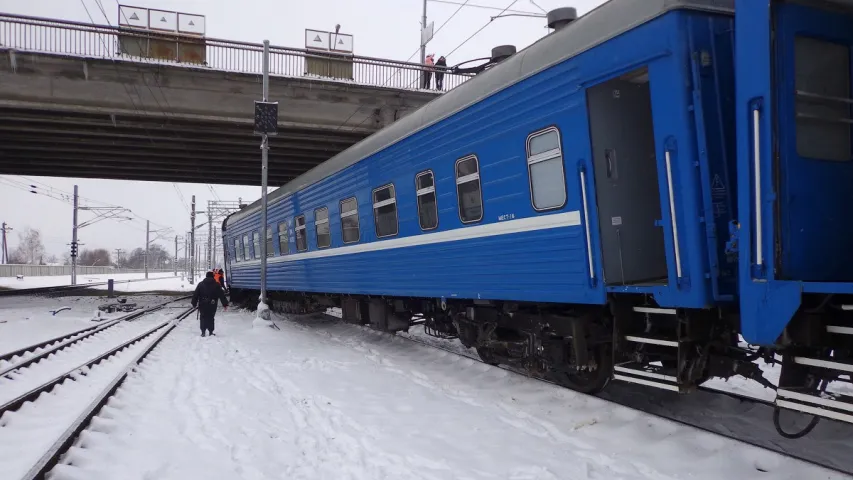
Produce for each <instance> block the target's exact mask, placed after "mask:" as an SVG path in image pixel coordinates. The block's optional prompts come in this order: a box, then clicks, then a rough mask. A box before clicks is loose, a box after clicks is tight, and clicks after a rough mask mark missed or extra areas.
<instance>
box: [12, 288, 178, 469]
mask: <svg viewBox="0 0 853 480" xmlns="http://www.w3.org/2000/svg"><path fill="white" fill-rule="evenodd" d="M175 301H176V300H175ZM167 303H172V302H167ZM165 305H166V304H162V305H159V306H158V307H159V308H156V307H155V308H150V309H147V310H146V311H144V312H134V313H135V314H136V316H135V317H134V318H139V317H141V316H143V315H147V314H149V313H152V312H153V311H156V310H159V309H161V308H163V307H165ZM194 311H195V308H192V307H187V308H186V309H185V310H184V311H182V312H181V313H180V314H178V315H177V316H175V317H174V318H172V319H170V320H167V321H163V322H159V323H157V324H156V325H154V326H153V327H151V328H147V329H144V330H143V331H142V332H141V333H139V334H136V335H134V336H133V337H132V338H130V339H127V340H125V341H123V342H122V343H120V344H119V345H117V346H115V347H113V348H110V349H109V350H107V351H106V352H103V353H101V354H99V355H97V356H95V357H93V358H89V359H88V360H86V361H85V362H83V363H82V364H79V365H77V366H75V367H73V368H69V369H65V370H64V371H63V372H62V373H60V374H58V375H54V376H52V377H51V378H50V379H48V380H46V381H43V382H40V383H39V384H38V385H37V386H35V387H34V388H29V389H27V390H26V391H25V392H23V393H21V394H20V395H17V396H16V397H15V398H13V399H10V400H8V401H6V402H5V403H3V404H2V405H0V427H2V428H0V442H2V441H3V440H5V441H7V442H9V443H10V444H11V445H15V444H14V443H13V442H15V441H16V440H17V437H16V435H17V436H21V437H26V436H27V432H32V431H38V432H39V438H38V439H36V440H35V443H36V444H38V446H37V447H36V446H34V445H27V446H24V447H18V448H19V450H18V451H15V448H11V449H10V448H6V449H4V450H5V451H4V452H2V453H0V456H2V455H3V454H6V455H14V456H10V457H9V458H0V460H2V461H3V462H2V463H4V464H8V465H9V467H8V468H5V467H4V470H5V472H4V478H10V479H13V478H21V479H27V480H30V479H41V478H45V476H46V475H47V473H48V472H49V471H50V470H51V469H52V468H53V467H54V466H55V465H56V464H57V463H58V462H59V460H60V458H61V457H62V455H63V454H64V453H65V452H66V451H67V450H68V449H69V448H70V447H71V445H72V444H73V443H74V441H75V439H76V438H77V437H78V436H79V434H80V432H82V431H83V430H84V429H85V428H86V427H87V426H88V424H89V422H90V421H91V419H92V418H93V417H94V416H95V415H96V414H97V413H98V411H99V410H100V409H101V408H102V407H103V406H104V405H105V404H106V403H107V401H108V400H109V398H110V397H111V396H112V395H113V394H114V393H115V391H116V390H117V389H118V388H119V386H121V384H122V382H123V381H124V379H125V378H126V376H127V374H128V373H129V372H130V371H131V370H133V369H134V368H135V367H136V366H137V365H138V364H140V363H141V362H142V361H143V360H144V359H145V357H146V356H147V355H148V354H149V353H150V352H151V351H152V350H153V349H154V348H155V347H156V346H157V344H159V342H160V341H161V340H162V339H163V338H164V337H165V336H166V335H168V334H169V333H170V332H171V331H172V330H173V329H174V328H175V327H176V326H177V325H178V323H180V321H181V320H183V319H185V318H187V317H189V316H190V315H191V314H192V313H193V312H194ZM123 319H124V317H123ZM107 328H111V327H107ZM100 331H101V332H102V331H103V330H100ZM86 333H90V332H85V333H84V335H85V334H86ZM13 382H14V380H13ZM17 425H21V427H20V428H15V427H16V426H17ZM24 443H26V442H24ZM5 475H9V476H8V477H7V476H5Z"/></svg>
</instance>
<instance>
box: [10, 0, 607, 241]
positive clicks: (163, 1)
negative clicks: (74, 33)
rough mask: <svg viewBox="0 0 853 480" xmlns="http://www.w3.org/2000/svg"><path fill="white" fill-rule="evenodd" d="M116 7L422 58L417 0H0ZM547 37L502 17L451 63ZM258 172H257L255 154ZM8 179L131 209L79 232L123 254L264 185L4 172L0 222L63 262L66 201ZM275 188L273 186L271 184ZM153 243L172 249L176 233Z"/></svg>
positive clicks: (444, 33) (453, 39) (461, 26)
mask: <svg viewBox="0 0 853 480" xmlns="http://www.w3.org/2000/svg"><path fill="white" fill-rule="evenodd" d="M97 1H100V2H101V4H102V5H103V7H104V10H105V11H106V12H107V14H108V18H104V15H103V14H102V13H101V12H100V9H99V8H98V5H97V3H96V2H97ZM442 1H443V0H442ZM447 1H450V2H457V1H458V2H464V0H447ZM118 3H122V4H128V5H133V6H139V7H150V8H158V9H163V10H175V11H181V12H186V13H194V14H200V15H204V16H205V17H206V24H207V36H209V37H216V38H223V39H229V40H242V41H248V42H260V41H262V40H263V39H265V38H266V39H269V40H270V42H271V43H272V44H273V45H279V46H287V47H298V48H302V47H304V42H305V38H304V30H305V29H306V28H313V29H318V30H334V27H335V24H340V25H341V33H349V34H352V35H353V36H354V47H355V54H357V55H367V56H373V57H381V58H390V59H394V60H407V59H409V60H412V61H418V60H419V58H418V56H417V55H414V54H416V53H417V52H418V45H419V43H420V33H419V30H420V25H419V22H420V18H421V11H422V8H423V2H422V0H239V1H233V0H232V1H225V0H127V1H122V0H118V1H117V0H0V12H3V13H14V14H22V15H33V16H42V17H50V18H59V19H65V20H75V21H80V22H91V20H90V18H89V16H88V15H87V13H86V10H85V9H84V7H83V5H84V4H85V6H86V7H87V8H88V10H89V13H90V14H91V16H92V18H93V19H94V21H95V23H99V24H112V25H114V24H115V23H116V19H117V18H118ZM468 3H469V4H474V5H486V6H491V7H496V8H498V9H502V8H505V7H506V6H507V5H509V4H510V3H512V0H469V2H468ZM601 3H603V0H517V1H516V2H515V3H514V4H513V6H512V7H511V10H512V11H515V12H530V13H539V14H541V13H542V11H543V9H544V10H546V11H547V10H551V9H553V8H557V7H561V6H573V7H575V8H577V9H578V13H579V14H584V13H586V12H588V11H589V10H591V9H592V8H594V7H595V6H597V5H599V4H601ZM458 8H459V7H458V6H457V5H450V4H446V3H441V2H440V1H433V0H430V2H429V4H428V7H427V17H428V18H427V21H428V22H435V28H436V29H437V28H438V27H439V26H440V25H441V24H442V23H444V21H445V20H447V19H448V18H449V17H450V16H451V15H453V13H454V12H455V11H456V10H457V9H458ZM498 13H499V10H487V9H482V8H475V7H470V6H469V7H464V8H462V9H461V10H460V11H459V13H457V14H456V15H455V16H454V17H453V19H452V20H451V21H450V22H448V23H447V25H446V26H445V27H444V28H443V29H442V30H441V31H440V32H438V33H437V34H436V35H435V38H434V39H433V40H432V41H431V42H430V44H429V46H428V47H427V51H428V53H435V54H436V58H438V56H439V55H442V54H445V53H447V52H449V51H451V50H453V49H454V48H456V47H457V46H458V45H459V44H460V43H462V42H463V41H464V40H465V39H466V38H468V37H469V36H470V35H471V34H473V33H474V32H476V31H477V30H478V29H479V28H480V27H482V26H483V25H485V24H486V23H488V22H489V19H490V17H491V16H494V15H497V14H498ZM547 32H548V30H547V29H546V28H545V20H544V19H541V18H528V17H521V16H513V17H506V18H500V19H497V20H495V21H493V22H492V23H491V24H490V25H489V26H488V28H486V29H484V30H483V31H481V32H480V33H479V34H477V35H476V36H475V37H474V38H472V39H471V40H470V41H468V42H467V43H466V44H465V45H464V46H462V47H461V48H459V49H458V50H456V52H455V53H454V54H453V55H452V56H451V57H448V64H449V65H453V64H456V63H460V62H463V61H465V60H468V59H474V58H480V57H486V56H488V55H489V54H490V51H491V48H492V47H494V46H497V45H504V44H511V45H515V46H516V47H518V49H519V50H520V49H522V48H523V47H526V46H527V45H529V44H530V43H532V42H534V41H536V40H537V39H538V38H541V37H542V36H543V35H545V34H546V33H547ZM259 93H260V92H259ZM272 100H275V99H272ZM258 166H259V170H260V157H259V158H258ZM259 177H260V173H259ZM10 181H12V182H22V183H24V184H27V185H28V184H35V185H37V186H39V188H40V189H42V190H47V189H48V187H52V188H53V189H54V190H53V195H54V196H61V195H62V193H63V192H65V193H70V192H71V191H72V189H73V185H75V184H77V185H79V188H80V195H81V196H82V197H85V198H86V199H92V200H96V201H100V202H104V203H108V204H115V205H121V206H123V207H125V208H128V209H130V210H132V211H133V213H134V214H135V217H136V219H135V220H133V221H122V222H119V221H115V220H105V221H103V222H100V223H96V224H94V225H92V226H89V227H86V228H84V229H82V230H81V231H80V233H79V237H80V241H81V242H82V243H85V246H83V247H81V248H108V249H110V250H113V249H116V248H121V249H124V250H125V251H129V250H132V249H133V248H137V247H142V246H143V245H144V244H145V221H144V220H141V219H142V218H145V219H148V220H150V221H151V222H153V223H152V229H154V228H155V226H154V225H155V224H156V228H159V229H162V228H166V227H169V228H171V229H172V230H173V231H174V232H175V233H173V234H172V235H174V234H183V233H184V232H186V231H187V230H188V229H189V214H188V210H189V203H188V202H189V201H190V196H191V195H196V202H197V204H199V205H201V206H202V207H203V206H205V205H206V202H207V201H208V200H215V199H216V197H215V196H214V195H216V196H218V198H219V199H222V200H237V199H238V197H242V198H243V199H244V201H247V202H251V201H253V200H255V199H256V198H258V197H259V196H260V187H241V186H228V185H213V186H208V185H199V184H182V183H175V184H172V183H160V182H136V181H115V180H90V179H70V178H57V177H32V178H24V177H19V176H4V175H0V221H5V222H7V223H8V224H9V225H10V226H11V227H12V228H14V229H15V230H16V231H20V230H22V229H24V228H25V227H28V226H29V227H32V228H37V229H39V230H41V232H42V235H43V237H44V243H45V247H46V249H47V251H48V253H52V254H56V255H57V256H59V257H61V256H62V254H63V253H65V252H66V251H67V250H68V248H69V247H68V246H67V244H68V243H69V242H70V241H71V223H72V221H71V210H72V209H71V206H70V203H69V202H65V201H61V200H56V199H53V198H50V197H48V196H43V195H33V194H31V193H28V192H27V189H26V188H17V187H15V186H13V185H12V184H11V183H10ZM36 182H38V183H36ZM259 182H260V179H259ZM19 186H20V185H19ZM277 186H278V185H271V188H273V187H277ZM214 192H215V193H214ZM181 197H183V199H182V198H181ZM90 203H91V202H90ZM89 218H91V214H90V213H89V212H81V213H80V220H79V221H80V222H83V221H85V220H87V219H89ZM154 236H155V235H152V238H153V237H154ZM10 243H11V245H12V246H14V245H16V244H17V235H15V232H12V233H11V236H10ZM158 243H160V244H162V245H164V246H166V247H167V248H168V249H169V250H171V249H172V248H173V247H172V245H173V243H174V236H172V237H171V240H170V239H165V240H161V241H159V242H158Z"/></svg>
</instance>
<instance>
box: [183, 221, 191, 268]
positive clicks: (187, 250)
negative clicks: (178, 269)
mask: <svg viewBox="0 0 853 480" xmlns="http://www.w3.org/2000/svg"><path fill="white" fill-rule="evenodd" d="M189 258H190V232H187V236H186V237H184V275H186V276H187V277H189V276H190V262H189V261H188V260H189Z"/></svg>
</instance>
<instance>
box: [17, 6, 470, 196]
mask: <svg viewBox="0 0 853 480" xmlns="http://www.w3.org/2000/svg"><path fill="white" fill-rule="evenodd" d="M128 42H130V45H132V46H133V47H134V48H128ZM163 45H166V46H169V45H171V46H172V48H171V50H169V49H168V48H166V49H165V50H164V49H163V48H159V47H162V46H163ZM158 46H159V47H158ZM155 47H158V48H159V50H158V54H157V55H154V56H156V57H157V58H151V57H152V54H151V52H152V50H154V48H155ZM262 50H263V46H262V45H261V44H254V43H245V42H236V41H229V40H220V39H212V38H201V39H188V38H185V37H176V36H174V35H162V34H153V33H150V32H149V33H146V32H140V31H128V30H126V29H123V28H118V27H111V26H103V25H90V24H84V23H76V22H67V21H61V20H51V19H44V18H36V17H24V16H15V15H6V14H0V174H15V175H41V176H61V177H85V178H108V179H121V180H151V181H169V182H178V181H179V182H198V183H224V184H240V185H258V184H260V150H259V144H260V139H259V137H256V136H254V135H253V133H252V124H253V123H252V122H253V119H252V115H253V101H254V100H258V99H260V93H261V76H260V74H261V66H262V63H261V60H262ZM163 51H166V52H167V53H166V54H163ZM170 52H171V53H170ZM187 52H190V53H193V55H188V54H187ZM140 53H141V55H140ZM338 58H340V57H335V58H332V57H331V56H329V55H324V54H318V53H314V52H311V51H308V50H302V49H293V48H285V47H271V55H270V70H271V78H270V100H271V101H278V102H279V135H278V136H277V137H273V138H272V139H271V142H270V148H271V149H270V169H269V181H270V185H271V186H275V185H281V184H284V183H285V182H287V181H289V180H290V179H292V178H294V177H296V176H297V175H299V174H301V173H303V172H304V171H306V170H308V169H310V168H311V167H313V166H314V165H317V164H318V163H321V162H322V161H324V160H326V159H328V158H329V157H331V156H333V155H334V154H336V153H338V152H340V151H341V150H343V149H345V148H347V147H348V146H350V145H352V144H353V143H355V142H357V141H358V140H360V139H362V138H364V137H365V136H367V135H369V134H371V133H372V132H374V131H376V130H378V129H380V128H382V127H383V126H385V125H388V124H389V123H391V122H394V121H395V120H396V119H398V118H401V117H402V116H404V115H406V114H408V113H410V112H412V111H414V110H416V109H417V108H419V107H420V106H422V105H423V104H425V103H426V102H428V101H429V100H431V99H432V98H434V97H435V96H437V95H439V93H438V92H435V91H427V90H422V89H420V88H418V87H419V82H420V78H421V67H420V66H419V65H418V64H413V63H406V62H396V61H391V60H383V59H378V58H370V57H360V56H352V55H351V56H349V57H347V58H346V59H345V60H346V62H345V63H346V64H347V65H351V66H350V67H347V68H348V70H347V71H346V72H344V74H343V75H341V72H334V70H335V68H337V67H336V62H337V61H338V60H337V59H338ZM324 62H327V63H328V65H329V75H316V74H313V75H312V74H307V73H306V72H308V71H312V72H316V71H317V67H318V65H319V66H320V67H321V68H323V65H324ZM309 64H311V65H312V66H311V68H309ZM330 76H331V77H341V76H345V77H348V78H347V79H340V78H331V77H330ZM465 80H467V77H464V76H458V75H447V77H446V79H445V88H446V89H449V88H453V87H454V86H456V85H459V84H460V83H462V82H464V81H465Z"/></svg>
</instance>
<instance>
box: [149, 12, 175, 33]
mask: <svg viewBox="0 0 853 480" xmlns="http://www.w3.org/2000/svg"><path fill="white" fill-rule="evenodd" d="M148 28H151V29H152V30H166V31H169V32H176V31H178V13H177V12H165V11H163V10H149V11H148Z"/></svg>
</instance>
